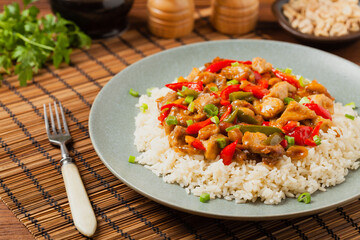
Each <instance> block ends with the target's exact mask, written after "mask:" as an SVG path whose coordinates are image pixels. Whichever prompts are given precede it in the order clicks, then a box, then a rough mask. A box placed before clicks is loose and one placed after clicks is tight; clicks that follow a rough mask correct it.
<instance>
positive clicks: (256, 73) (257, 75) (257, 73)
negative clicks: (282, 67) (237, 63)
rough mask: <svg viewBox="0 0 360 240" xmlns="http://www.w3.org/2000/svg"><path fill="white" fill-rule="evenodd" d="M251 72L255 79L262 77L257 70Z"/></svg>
mask: <svg viewBox="0 0 360 240" xmlns="http://www.w3.org/2000/svg"><path fill="white" fill-rule="evenodd" d="M253 73H254V75H255V80H256V81H259V80H260V79H261V78H262V77H261V74H260V73H259V72H258V71H255V70H253Z"/></svg>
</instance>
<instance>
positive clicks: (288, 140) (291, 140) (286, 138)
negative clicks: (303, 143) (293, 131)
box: [285, 135, 295, 147]
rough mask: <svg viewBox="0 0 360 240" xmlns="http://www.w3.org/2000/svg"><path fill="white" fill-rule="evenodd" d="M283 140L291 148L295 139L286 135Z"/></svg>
mask: <svg viewBox="0 0 360 240" xmlns="http://www.w3.org/2000/svg"><path fill="white" fill-rule="evenodd" d="M285 140H286V141H287V143H288V146H289V147H291V146H293V145H294V144H295V138H294V137H290V136H288V135H285Z"/></svg>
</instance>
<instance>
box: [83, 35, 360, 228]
mask: <svg viewBox="0 0 360 240" xmlns="http://www.w3.org/2000/svg"><path fill="white" fill-rule="evenodd" d="M254 41H256V42H266V43H269V42H271V43H272V44H280V45H290V46H294V47H301V48H307V49H309V50H311V51H317V52H321V53H322V54H327V55H330V56H332V57H335V58H337V59H339V60H341V61H346V62H348V64H351V65H353V66H356V67H359V65H357V64H355V63H353V62H351V61H349V60H347V59H344V58H342V57H339V56H337V55H335V54H332V53H329V52H326V51H323V50H320V49H316V48H312V47H309V46H304V45H300V44H295V43H289V42H282V41H275V40H263V39H235V40H234V39H229V40H217V41H209V42H197V43H192V44H187V45H183V46H179V47H174V48H171V49H167V50H164V51H160V52H158V53H155V54H152V55H149V56H146V57H144V58H142V59H140V60H138V61H137V62H135V63H133V64H131V65H130V66H128V67H126V68H125V69H123V70H122V71H120V72H119V73H117V74H116V75H114V76H113V77H112V78H111V79H110V80H109V81H108V82H107V83H106V85H105V86H104V87H103V88H102V89H101V90H100V91H99V93H98V94H97V96H96V97H95V99H94V102H93V104H92V107H91V109H90V113H89V123H88V125H89V136H90V140H91V143H92V145H93V147H94V150H95V152H96V153H97V155H98V156H99V158H100V160H101V161H102V163H103V164H104V165H105V166H106V167H107V168H108V169H109V170H110V172H111V173H112V174H114V175H115V176H116V177H117V178H118V179H120V180H121V181H122V182H123V183H124V184H125V185H127V186H128V187H129V188H131V189H133V190H135V191H136V192H137V193H139V194H140V195H142V196H145V197H147V198H149V199H151V200H153V201H155V202H157V203H159V204H162V205H164V206H167V207H170V208H173V209H177V210H180V211H183V212H187V213H191V214H195V215H199V216H205V217H210V218H217V219H227V220H252V221H263V220H276V219H287V218H292V217H302V216H308V215H311V214H315V213H319V212H323V211H326V210H328V209H331V208H336V207H337V206H339V205H343V204H346V203H349V202H352V201H354V199H357V198H359V197H360V192H359V193H358V194H357V195H355V196H353V197H351V198H347V199H345V200H341V201H338V202H335V203H331V204H327V205H325V206H322V207H318V208H315V209H308V210H301V211H297V212H294V213H291V214H283V213H279V214H272V215H265V216H264V215H261V216H260V215H253V216H238V215H237V216H234V215H221V214H217V213H208V212H206V211H204V210H200V209H198V210H191V209H188V208H185V207H182V206H179V205H176V204H171V203H168V202H167V201H164V200H162V199H159V198H156V197H154V196H151V195H150V194H147V193H146V192H144V191H143V190H141V189H139V188H137V187H136V186H134V185H133V184H131V183H130V182H129V181H127V180H126V179H125V178H124V177H122V176H121V175H120V174H119V173H117V172H116V170H115V169H113V167H112V166H110V164H109V163H108V162H107V161H106V159H104V158H103V156H102V153H101V152H100V150H99V149H98V146H97V145H96V143H95V141H96V140H94V139H93V137H94V133H93V131H94V127H93V121H94V120H93V119H94V111H95V110H94V109H95V108H96V105H97V102H98V99H99V96H100V94H101V92H103V90H104V89H106V88H109V87H110V85H109V83H110V82H114V81H116V80H115V79H116V78H117V76H118V75H120V74H123V72H124V71H131V69H132V68H135V67H136V66H137V65H139V64H141V63H142V61H143V60H145V59H149V58H152V57H154V56H159V55H161V54H163V53H165V52H172V51H179V50H181V49H182V48H188V47H196V46H198V45H203V44H210V45H211V44H220V43H226V42H238V43H241V42H254ZM129 69H130V70H129ZM142 167H144V166H142ZM148 170H149V169H148ZM149 171H151V170H149ZM355 171H356V170H355ZM152 174H154V173H152ZM163 183H164V184H169V183H166V182H163ZM341 184H344V183H341ZM174 185H178V184H174ZM337 185H339V184H337ZM335 187H336V186H335ZM319 192H320V191H319V190H317V191H316V193H319ZM184 194H186V193H185V192H184ZM221 200H223V201H226V200H225V199H223V198H221ZM232 201H234V200H232ZM283 201H285V200H282V202H283ZM234 204H237V203H235V202H234ZM241 204H251V203H250V202H247V203H241ZM262 204H264V203H262ZM264 205H265V204H264ZM273 206H275V207H277V206H280V205H273Z"/></svg>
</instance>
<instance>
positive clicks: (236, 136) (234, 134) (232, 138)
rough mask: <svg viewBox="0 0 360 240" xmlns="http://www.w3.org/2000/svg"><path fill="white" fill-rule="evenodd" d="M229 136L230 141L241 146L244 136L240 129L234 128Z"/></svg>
mask: <svg viewBox="0 0 360 240" xmlns="http://www.w3.org/2000/svg"><path fill="white" fill-rule="evenodd" d="M228 136H229V139H230V141H232V142H235V141H236V140H237V141H238V143H239V144H241V143H242V137H243V134H242V132H241V131H240V130H239V129H238V128H234V129H232V130H230V131H229V132H228Z"/></svg>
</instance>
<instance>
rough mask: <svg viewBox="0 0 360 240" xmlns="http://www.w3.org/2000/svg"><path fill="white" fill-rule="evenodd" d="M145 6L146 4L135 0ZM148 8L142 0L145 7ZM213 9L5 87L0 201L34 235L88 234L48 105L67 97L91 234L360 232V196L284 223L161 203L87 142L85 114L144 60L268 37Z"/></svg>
mask: <svg viewBox="0 0 360 240" xmlns="http://www.w3.org/2000/svg"><path fill="white" fill-rule="evenodd" d="M138 2H139V1H138ZM200 2H203V1H200ZM138 4H141V3H138ZM207 13H208V10H207V9H202V10H198V11H197V14H198V20H197V21H196V26H195V29H194V31H193V32H192V33H191V34H190V35H189V36H187V37H183V38H180V39H171V40H167V39H159V38H156V37H153V36H151V35H150V34H149V32H148V30H147V28H146V26H144V24H141V23H139V24H133V25H132V26H131V27H130V29H129V30H128V31H127V32H126V33H124V34H123V35H121V36H119V37H116V38H112V39H108V40H102V41H97V42H94V43H93V45H92V46H91V48H90V49H87V50H76V51H74V52H73V54H72V55H71V65H70V66H66V65H63V66H62V67H61V68H60V69H54V68H53V67H52V66H50V65H48V66H46V67H45V69H44V70H41V72H40V74H39V75H37V76H36V77H35V78H34V79H33V81H32V82H31V83H29V85H28V86H27V87H19V84H18V81H17V79H16V78H15V77H9V78H6V79H5V80H4V81H3V86H2V87H1V88H0V145H1V152H0V198H1V199H2V200H3V201H4V202H5V203H6V204H7V206H8V207H9V208H10V209H11V210H12V211H13V213H14V214H15V215H16V217H17V218H18V219H19V220H20V221H21V222H22V223H23V224H24V225H25V226H26V228H27V229H28V230H29V231H30V232H31V233H32V234H33V235H34V237H35V238H36V239H84V237H83V236H82V235H81V234H79V232H78V231H77V230H76V229H75V227H74V225H73V221H72V217H71V214H70V209H69V204H68V201H67V198H66V194H65V189H64V184H63V180H62V176H61V173H60V165H59V159H60V158H61V156H60V151H59V149H57V148H56V147H54V146H52V145H50V143H49V141H48V139H47V136H46V133H45V129H44V122H43V110H42V105H43V104H44V103H48V102H53V101H61V102H62V104H63V106H64V109H65V113H66V117H67V121H68V124H69V128H70V131H71V135H72V137H73V140H74V141H73V142H74V144H73V146H72V148H71V149H70V153H71V154H72V156H73V157H74V159H75V161H76V163H77V166H78V167H79V171H80V173H81V176H82V179H83V181H84V183H85V186H86V189H87V191H88V194H89V198H90V200H91V203H92V205H93V208H94V210H95V213H96V215H97V221H98V229H97V232H96V234H95V236H94V237H93V239H267V238H268V239H328V238H335V239H340V238H343V239H355V238H360V235H359V233H360V228H359V224H360V223H359V222H360V211H359V209H360V208H359V207H358V204H359V200H357V201H355V202H353V203H351V204H348V205H345V206H343V207H340V208H336V209H332V210H330V211H326V212H323V213H320V214H316V215H312V216H308V217H302V218H295V219H287V220H277V221H261V222H251V221H248V222H245V221H228V220H218V219H210V218H205V217H200V216H195V215H191V214H187V213H183V212H179V211H176V210H173V209H171V208H168V207H165V206H162V205H160V204H157V203H155V202H153V201H151V200H149V199H147V198H145V197H143V196H141V195H139V194H138V193H136V192H135V191H133V190H132V189H130V188H128V187H127V186H125V185H124V184H123V183H122V182H121V181H119V180H118V179H117V178H116V177H115V176H113V175H112V174H111V173H110V171H109V170H108V169H107V168H106V167H105V166H104V165H103V164H102V162H101V161H100V159H99V158H98V156H97V155H96V153H95V151H94V149H93V147H92V145H91V141H90V138H89V131H88V117H89V111H90V108H91V105H92V103H93V101H94V99H95V97H96V95H97V94H98V93H99V91H100V90H101V88H102V87H103V86H104V85H105V84H106V83H107V82H108V81H109V80H110V79H111V78H112V77H113V76H114V75H115V74H116V73H118V72H120V71H121V70H123V69H124V68H126V67H127V66H129V65H131V64H132V63H134V62H137V61H139V60H141V59H142V58H144V57H146V56H149V55H152V54H155V53H158V52H160V51H163V50H166V49H170V48H174V47H177V46H181V45H186V44H190V43H195V42H202V41H210V40H219V39H231V38H251V39H267V38H268V36H266V35H264V34H262V33H261V31H258V30H257V31H254V32H251V33H249V34H247V35H243V36H230V35H223V34H220V33H218V32H216V31H214V29H213V28H212V27H211V25H210V24H209V21H208V17H207V15H206V14H207Z"/></svg>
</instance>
